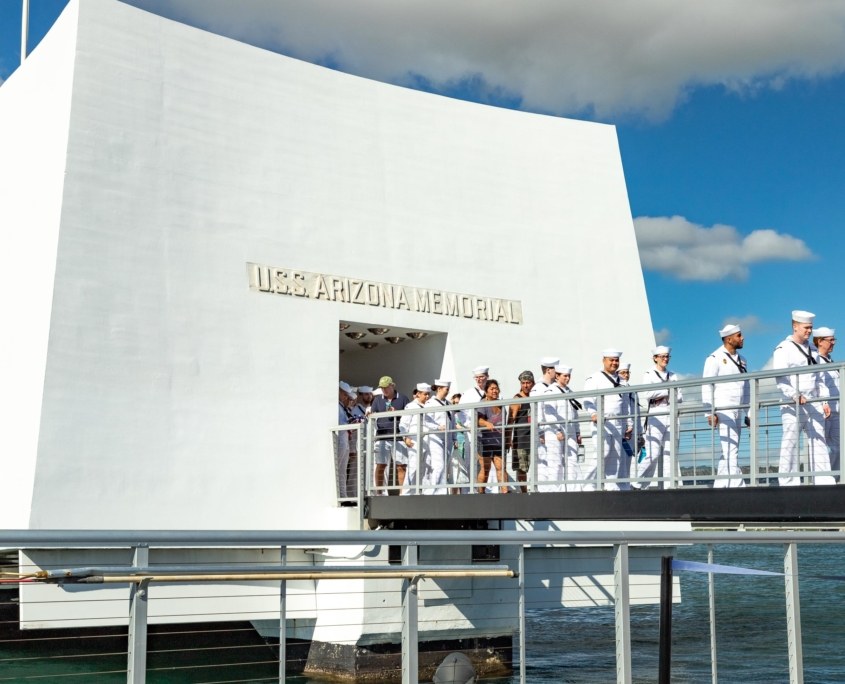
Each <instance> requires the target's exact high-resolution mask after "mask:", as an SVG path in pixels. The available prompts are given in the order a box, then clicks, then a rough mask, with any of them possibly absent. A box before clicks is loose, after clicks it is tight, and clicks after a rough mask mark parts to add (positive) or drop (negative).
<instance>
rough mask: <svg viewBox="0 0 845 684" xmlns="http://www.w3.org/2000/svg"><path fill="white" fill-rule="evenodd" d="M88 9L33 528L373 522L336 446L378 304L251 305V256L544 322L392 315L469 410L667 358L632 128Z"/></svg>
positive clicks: (381, 315) (102, 4)
mask: <svg viewBox="0 0 845 684" xmlns="http://www.w3.org/2000/svg"><path fill="white" fill-rule="evenodd" d="M72 7H75V5H72ZM79 8H80V20H79V27H78V47H77V53H76V57H75V65H74V68H73V74H74V81H73V108H72V111H71V114H70V117H69V120H68V117H67V115H66V113H63V112H62V111H61V110H59V111H57V112H54V113H53V116H54V117H55V123H54V124H53V125H55V126H56V127H60V126H61V125H62V122H64V124H65V125H66V126H68V125H69V129H70V136H69V139H68V143H67V167H66V179H65V188H64V203H63V206H62V212H61V219H60V225H59V227H60V231H61V234H60V239H59V243H58V262H57V268H56V276H55V291H54V295H53V296H54V303H53V310H52V319H51V322H50V338H49V351H48V354H47V366H46V377H45V382H44V394H43V414H42V417H41V424H40V441H39V446H38V454H37V458H38V468H37V475H36V480H35V490H34V497H33V507H32V514H31V525H32V526H33V527H103V526H105V527H115V528H122V527H127V528H205V529H208V528H228V529H232V528H309V527H313V528H334V527H345V526H346V525H347V524H348V523H349V521H350V520H351V519H352V516H353V515H354V514H353V513H350V511H349V510H347V509H337V508H335V507H334V496H335V494H334V492H335V489H334V480H333V465H332V463H331V459H330V439H329V435H328V427H329V426H330V425H331V424H332V423H333V422H334V421H335V419H336V415H337V414H336V408H335V384H336V381H337V379H338V375H339V370H340V369H339V361H338V321H339V320H362V314H361V311H362V307H361V306H358V305H354V304H341V303H326V302H322V301H320V302H317V301H312V300H307V299H301V298H295V297H286V296H276V295H270V294H266V293H261V292H256V291H254V290H250V289H249V288H248V283H247V277H246V269H245V264H246V263H247V262H255V263H261V264H271V265H277V266H285V267H289V268H298V269H302V270H307V271H312V272H323V273H331V274H337V275H346V276H350V277H354V278H361V279H368V280H375V281H383V282H389V283H399V284H403V285H408V286H414V287H424V288H432V287H437V288H442V289H444V290H449V291H454V292H465V293H471V294H477V295H482V296H485V297H502V298H507V299H515V300H520V301H521V302H522V308H523V315H524V324H523V325H519V326H517V325H504V324H494V323H488V322H479V321H475V320H468V319H462V318H451V317H445V316H433V315H429V314H420V313H415V312H410V311H404V310H389V309H380V310H379V311H378V312H377V313H378V318H377V319H374V320H377V322H378V323H380V324H384V325H388V326H397V327H402V328H406V329H413V328H417V329H423V330H434V331H440V332H443V333H445V334H447V335H448V341H447V344H446V349H445V353H444V357H443V359H442V360H440V365H441V371H442V373H443V374H445V375H450V376H451V377H452V378H454V379H455V380H456V381H457V383H456V384H457V386H458V387H459V388H461V389H463V388H464V387H465V386H468V385H469V384H470V383H471V369H472V368H473V367H474V366H476V365H478V364H479V363H487V364H489V365H490V366H491V372H492V373H493V374H494V375H495V376H497V377H498V378H499V379H500V380H502V382H503V384H504V385H505V389H506V391H510V388H511V387H514V388H515V386H516V380H515V378H516V375H517V374H518V372H519V371H520V370H522V369H523V368H525V367H533V368H535V369H536V365H537V359H538V358H539V357H540V356H542V355H545V354H559V355H560V356H561V357H562V358H563V360H564V361H566V362H569V363H571V364H573V365H574V366H575V372H574V379H573V383H574V384H575V385H576V386H578V385H580V384H581V383H582V382H583V379H584V378H585V377H586V375H588V374H589V373H590V372H591V371H592V370H593V368H594V367H595V366H597V364H598V350H600V349H601V348H603V347H606V346H609V345H615V346H619V347H621V348H622V349H623V350H625V351H626V353H629V354H631V355H632V356H636V357H638V358H642V359H647V358H648V349H649V347H650V346H651V345H652V343H653V339H652V332H651V326H650V319H649V313H648V307H647V302H646V299H645V290H644V287H643V282H642V276H641V273H640V271H639V268H638V263H637V260H636V258H635V257H634V255H636V244H635V240H634V234H633V227H632V222H631V216H630V211H629V207H628V203H627V196H626V192H625V183H624V177H623V174H622V167H621V162H620V158H619V150H618V145H617V140H616V135H615V131H614V129H613V128H612V127H609V126H604V125H597V124H591V123H584V122H578V121H569V120H563V119H556V118H551V117H544V116H538V115H533V114H526V113H521V112H514V111H508V110H502V109H496V108H491V107H484V106H479V105H474V104H469V103H465V102H460V101H455V100H449V99H445V98H440V97H434V96H430V95H427V94H423V93H419V92H415V91H411V90H406V89H401V88H396V87H392V86H388V85H384V84H379V83H374V82H370V81H366V80H362V79H359V78H354V77H350V76H347V75H344V74H340V73H337V72H333V71H330V70H326V69H322V68H320V67H316V66H313V65H309V64H305V63H302V62H298V61H295V60H291V59H288V58H285V57H281V56H279V55H275V54H271V53H268V52H265V51H262V50H258V49H256V48H253V47H249V46H246V45H243V44H239V43H236V42H234V41H231V40H228V39H224V38H220V37H218V36H213V35H210V34H207V33H203V32H201V31H198V30H195V29H192V28H190V27H187V26H184V25H181V24H177V23H173V22H169V21H167V20H163V19H161V18H159V17H156V16H153V15H150V14H146V13H144V12H141V11H139V10H137V9H135V8H132V7H128V6H126V5H122V4H120V3H117V2H113V1H111V0H81V1H80V4H79ZM65 24H67V22H65ZM72 28H73V27H68V26H67V25H65V26H62V25H58V26H57V27H56V28H55V29H54V31H56V32H58V33H59V34H60V39H61V42H62V43H67V42H68V41H70V42H72V40H73V38H74V36H73V35H72ZM59 57H64V58H65V59H66V58H68V57H69V54H68V52H67V51H65V53H63V55H60V56H57V57H56V58H55V59H54V60H53V61H54V62H55V63H54V64H52V67H53V68H55V69H58V67H59V62H60V59H59ZM64 73H65V74H66V76H65V82H63V84H62V87H64V88H68V87H69V84H68V83H67V81H68V80H69V77H70V73H71V71H70V69H69V68H67V67H65V68H64ZM21 77H22V79H23V78H25V79H27V80H32V81H33V85H32V86H31V87H32V88H40V87H42V86H41V85H40V83H39V77H38V74H37V73H34V72H33V73H22V74H21ZM4 88H5V86H4ZM13 95H14V93H13ZM9 99H12V97H10V98H9ZM20 154H23V153H22V152H18V155H20ZM55 154H58V152H55ZM10 163H13V161H9V160H7V159H3V160H2V161H0V166H3V167H5V166H6V165H7V164H10ZM4 173H5V171H4ZM57 183H58V179H54V180H53V181H52V182H51V183H50V184H49V185H45V187H44V190H45V192H48V193H49V195H50V197H51V198H53V197H54V196H55V195H56V193H57V189H56V187H57ZM13 187H15V184H14V183H13ZM23 213H24V212H23V208H22V207H19V208H18V210H17V212H16V213H15V214H13V215H11V216H10V219H11V220H15V219H16V217H17V218H19V217H20V216H22V215H23ZM43 230H45V231H46V232H47V233H48V234H50V233H54V232H55V230H56V224H55V220H54V221H52V222H50V223H48V224H47V225H45V226H44V227H43ZM33 244H38V240H36V239H34V240H33ZM561 255H564V256H565V257H566V258H565V259H562V258H561ZM5 296H8V294H7V292H4V297H5ZM38 307H39V311H40V315H41V316H42V317H43V315H44V313H43V302H39V303H38ZM403 346H404V345H403ZM43 356H44V350H43V348H42V349H40V350H38V349H34V350H33V352H32V359H33V361H32V363H35V364H37V362H38V360H39V359H41V363H43ZM432 365H437V359H433V360H432V359H426V360H424V362H421V363H420V367H424V368H425V369H426V372H427V371H428V368H430V367H431V366H432ZM378 366H379V364H378V363H375V362H374V363H373V364H372V367H368V368H367V369H366V371H365V372H362V373H361V375H362V376H365V377H363V378H359V377H351V374H350V378H349V379H350V380H352V381H353V382H364V381H374V380H375V379H377V375H378V374H381V373H374V371H377V370H378ZM388 372H391V373H394V374H396V375H397V376H400V375H401V374H400V372H399V371H396V370H392V371H391V370H389V371H388ZM412 372H413V373H417V372H418V371H417V370H416V367H415V368H413V369H412V370H409V371H408V374H409V375H410V374H411V373H412ZM371 378H372V380H370V379H371ZM401 379H402V380H403V381H405V378H404V377H402V378H401ZM408 379H410V380H411V382H415V381H416V380H417V378H413V377H410V378H408ZM2 391H3V392H7V393H8V392H10V390H8V389H6V388H3V390H2ZM11 391H12V392H13V391H14V388H12V390H11ZM403 391H404V386H403ZM14 430H16V428H13V431H14ZM29 448H31V445H30V447H29ZM30 456H31V454H30Z"/></svg>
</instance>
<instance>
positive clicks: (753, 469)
mask: <svg viewBox="0 0 845 684" xmlns="http://www.w3.org/2000/svg"><path fill="white" fill-rule="evenodd" d="M759 389H760V388H759V385H758V382H757V378H754V380H752V381H751V388H750V394H749V397H750V403H749V406H748V416H749V418H750V419H751V420H750V422H751V425H749V426H748V427H747V428H746V427H745V426H744V425H743V424H742V423H740V424H739V426H738V430H737V432H738V434H742V430H743V428H745V431H746V432H747V433H748V435H747V437H746V439H747V440H748V461H749V465H748V469H749V471H750V473H749V474H750V475H751V479H750V480H749V482H748V484H750V485H751V486H752V487H756V486H757V484H758V480H759V473H760V465H759V463H758V462H757V430H758V427H759V425H760V420H759V417H758V414H757V402H758V401H759V400H758V397H757V395H758V393H759ZM740 413H742V411H740ZM767 453H768V449H767ZM738 460H739V445H737V461H738ZM766 469H767V470H768V461H767V463H766ZM766 475H767V477H766V483H767V484H768V481H769V478H768V473H766Z"/></svg>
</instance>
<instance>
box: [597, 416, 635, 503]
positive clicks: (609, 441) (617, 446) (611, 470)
mask: <svg viewBox="0 0 845 684" xmlns="http://www.w3.org/2000/svg"><path fill="white" fill-rule="evenodd" d="M627 429H628V422H627V421H626V420H624V419H618V418H612V417H611V418H605V421H604V439H603V440H602V442H603V444H602V459H603V461H604V478H605V480H606V482H605V483H604V489H607V490H609V491H614V490H628V489H631V483H630V482H614V480H616V479H617V478H619V479H627V478H628V477H629V474H630V472H631V471H630V467H631V464H630V457H629V456H628V455H627V454H626V453H625V450H624V449H623V448H622V438H623V437H624V436H625V431H626V430H627ZM597 433H598V428H597V426H596V425H595V424H594V425H593V438H594V439H596V440H597V439H598V434H597ZM596 448H598V446H597V447H596ZM597 477H598V467H596V468H593V469H591V470H590V471H589V472H588V473H587V479H590V480H595V479H597Z"/></svg>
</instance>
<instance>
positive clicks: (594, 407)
mask: <svg viewBox="0 0 845 684" xmlns="http://www.w3.org/2000/svg"><path fill="white" fill-rule="evenodd" d="M621 355H622V352H620V351H618V350H616V349H605V350H604V351H603V352H602V362H603V365H604V369H603V370H601V371H599V372H597V373H594V374H593V375H591V376H590V377H589V378H587V380H586V381H585V382H584V390H585V391H595V390H604V389H613V388H621V391H620V392H619V393H616V392H614V393H611V394H606V395H604V396H603V397H586V398H585V399H584V410H585V411H587V413H588V414H590V417H591V418H592V419H593V421H596V419H597V416H598V411H599V405H600V404H601V405H602V406H603V408H604V414H603V415H604V433H603V435H601V442H602V444H601V446H600V447H599V446H597V447H596V448H597V450H599V449H600V453H601V458H602V461H601V463H602V465H603V467H604V478H605V479H606V482H605V483H604V488H605V489H608V490H628V489H631V485H630V483H629V482H627V481H626V482H617V481H616V480H618V479H623V480H627V479H628V477H629V473H630V471H629V466H630V459H629V458H628V456H627V454H626V453H625V450H624V449H623V447H622V440H623V439H625V437H628V436H630V435H631V433H632V432H633V429H634V419H633V416H632V415H631V411H630V406H629V399H628V394H629V393H628V392H626V391H625V387H624V386H623V385H622V383H621V382H620V378H619V375H618V374H617V372H616V368H618V367H619V357H620V356H621ZM614 361H615V363H614ZM597 433H598V426H597V424H596V422H594V423H593V436H594V437H598V436H599V435H598V434H597ZM596 444H597V445H598V441H596ZM598 464H599V461H598V460H597V461H596V467H595V468H594V469H592V470H590V471H589V472H587V474H586V478H587V479H592V480H595V479H597V477H598V474H599V473H598ZM587 488H588V487H586V486H585V489H587Z"/></svg>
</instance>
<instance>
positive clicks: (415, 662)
mask: <svg viewBox="0 0 845 684" xmlns="http://www.w3.org/2000/svg"><path fill="white" fill-rule="evenodd" d="M416 564H417V547H416V545H414V544H408V545H407V546H405V547H403V554H402V565H416ZM417 598H418V596H417V578H414V579H411V580H402V684H417V682H418V681H419V652H418V649H419V638H418V631H417V628H418V625H417V619H418V617H419V616H418V611H419V604H418V601H417Z"/></svg>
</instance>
